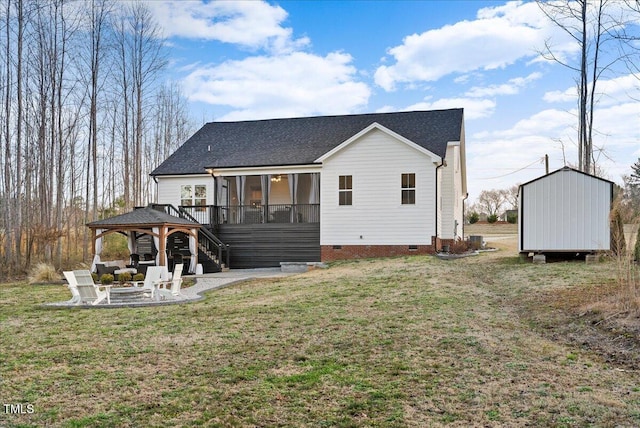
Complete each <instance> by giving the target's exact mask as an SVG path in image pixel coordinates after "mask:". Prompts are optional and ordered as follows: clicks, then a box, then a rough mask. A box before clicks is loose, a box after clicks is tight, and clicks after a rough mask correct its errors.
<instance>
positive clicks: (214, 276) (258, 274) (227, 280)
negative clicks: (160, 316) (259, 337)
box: [43, 268, 297, 309]
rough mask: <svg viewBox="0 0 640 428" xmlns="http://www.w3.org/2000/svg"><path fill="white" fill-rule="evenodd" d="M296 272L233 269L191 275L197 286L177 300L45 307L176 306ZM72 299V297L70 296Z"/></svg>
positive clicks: (193, 286) (148, 299) (57, 304)
mask: <svg viewBox="0 0 640 428" xmlns="http://www.w3.org/2000/svg"><path fill="white" fill-rule="evenodd" d="M296 274H297V273H296V272H282V270H281V268H261V269H231V270H228V271H226V272H218V273H208V274H203V275H189V276H185V278H186V279H193V280H195V282H196V283H195V284H194V285H192V286H191V287H187V288H183V289H182V290H181V293H182V294H181V296H178V297H175V298H171V299H169V298H167V299H164V300H154V299H151V298H142V299H140V300H139V301H127V302H121V303H120V302H112V303H111V304H107V303H105V304H98V305H78V304H74V303H70V302H69V301H64V302H53V303H45V304H43V306H45V307H48V308H52V307H53V308H83V309H85V308H123V307H146V306H162V305H175V304H181V303H188V302H195V301H198V300H200V299H203V298H204V296H203V294H204V293H205V292H207V291H210V290H216V289H219V288H224V287H228V286H230V285H233V284H237V283H239V282H244V281H247V280H251V279H256V278H280V277H285V276H291V275H296ZM69 297H71V296H69Z"/></svg>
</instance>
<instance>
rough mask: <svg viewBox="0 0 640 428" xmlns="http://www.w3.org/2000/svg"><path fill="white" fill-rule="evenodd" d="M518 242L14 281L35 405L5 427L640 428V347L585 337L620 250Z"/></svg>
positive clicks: (12, 316)
mask: <svg viewBox="0 0 640 428" xmlns="http://www.w3.org/2000/svg"><path fill="white" fill-rule="evenodd" d="M466 233H468V234H469V231H467V232H466ZM485 233H488V232H485ZM495 235H502V233H497V234H495ZM498 238H500V239H502V238H501V237H498ZM500 239H498V240H496V243H497V244H498V245H497V246H502V248H503V250H502V251H499V252H496V253H487V254H482V255H480V256H477V257H470V258H466V259H459V260H455V261H441V260H438V259H436V258H433V257H408V258H394V259H385V260H365V261H355V262H348V263H346V262H345V263H336V264H333V265H332V266H331V267H330V268H329V269H326V270H316V271H312V272H309V273H307V274H303V275H298V276H293V277H288V278H284V279H277V280H275V279H274V280H266V281H265V280H260V281H254V282H247V283H244V284H240V285H236V286H232V287H229V288H226V289H222V290H219V291H214V292H211V293H209V294H208V295H207V299H206V300H203V301H200V302H197V303H194V304H188V305H177V306H165V307H151V308H139V309H113V310H85V309H78V310H53V309H43V308H41V307H40V306H39V304H40V303H42V302H50V301H56V300H63V299H67V298H68V297H69V293H68V291H66V289H65V288H64V287H62V286H27V285H25V284H13V285H0V305H1V307H2V311H1V313H0V321H1V326H0V361H1V367H0V376H1V377H0V398H1V400H2V402H3V403H5V404H7V403H12V404H16V403H23V404H25V405H26V404H30V405H32V406H33V413H28V414H22V415H16V414H7V413H5V412H0V426H7V427H14V426H22V427H25V426H62V427H85V426H86V427H100V426H104V427H114V426H120V427H142V426H145V427H154V426H157V427H160V426H203V425H204V426H225V427H226V426H232V427H233V426H238V427H245V426H265V427H266V426H269V427H271V426H310V427H311V426H313V427H323V426H326V427H349V426H380V427H394V426H397V427H405V426H416V427H424V426H461V427H462V426H463V427H468V426H478V427H481V426H482V427H484V426H510V427H513V426H554V427H573V426H576V427H578V426H579V427H582V426H599V427H607V426H623V427H624V426H628V427H631V426H639V425H640V373H639V372H638V370H637V367H638V366H637V364H636V362H637V361H638V360H634V359H633V358H636V357H637V353H635V354H633V353H632V354H633V355H627V356H626V357H625V358H617V357H616V355H617V354H615V355H612V354H610V353H607V352H606V350H603V349H599V348H597V347H596V346H591V345H592V344H590V343H588V342H587V343H583V342H582V341H580V340H575V338H576V337H578V336H576V334H577V332H583V333H584V332H586V331H589V330H592V329H597V327H599V326H602V325H604V323H603V324H599V325H598V326H594V318H593V317H594V316H597V314H594V312H593V311H591V312H589V311H586V310H583V309H582V308H583V306H584V304H585V303H588V302H589V301H592V300H594V299H598V298H600V297H602V294H603V293H608V292H612V290H611V287H612V278H613V277H614V274H615V272H614V271H615V266H614V265H613V263H603V264H597V265H585V264H584V263H555V264H547V265H532V264H527V263H522V262H520V261H519V259H518V258H517V257H516V256H515V254H514V253H513V251H511V249H512V246H513V243H512V242H506V241H501V240H500ZM487 240H489V241H490V239H487ZM575 296H582V297H583V298H581V299H576V297H575ZM563 299H564V300H563ZM563 302H564V303H563ZM584 312H588V313H589V315H588V316H582V314H583V313H584ZM609 333H611V332H609ZM601 334H603V336H602V337H603V338H604V337H611V336H607V334H608V333H607V331H603V332H601ZM611 334H617V333H615V332H614V333H611ZM625 340H626V341H628V342H629V343H632V342H633V341H635V342H637V340H638V337H637V336H635V337H634V336H633V334H631V336H630V337H626V338H625ZM618 342H620V341H618ZM622 342H624V340H623V341H622ZM612 343H613V342H612ZM0 410H2V409H0Z"/></svg>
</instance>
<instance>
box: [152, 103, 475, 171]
mask: <svg viewBox="0 0 640 428" xmlns="http://www.w3.org/2000/svg"><path fill="white" fill-rule="evenodd" d="M462 120H463V110H462V109H451V110H433V111H413V112H398V113H373V114H359V115H347V116H318V117H301V118H292V119H271V120H254V121H243V122H211V123H207V124H206V125H204V126H203V127H202V128H201V129H200V130H199V131H198V132H196V133H195V134H194V135H193V136H192V137H191V138H189V139H188V140H187V141H186V142H185V143H184V144H183V145H182V146H180V148H178V150H176V151H175V153H173V154H172V155H171V156H169V158H168V159H167V160H165V161H164V162H163V163H162V164H160V166H158V167H157V168H156V169H155V170H154V171H153V172H152V173H151V175H174V174H175V175H183V174H202V173H203V172H204V171H205V169H206V168H224V167H227V168H233V167H257V166H278V165H308V164H312V163H313V162H314V161H315V160H316V159H318V158H319V157H320V156H322V155H324V154H325V153H327V152H329V151H330V150H332V149H334V148H335V147H337V146H338V145H340V144H341V143H343V142H345V141H346V140H348V139H349V138H351V137H352V136H354V135H355V134H357V133H358V132H360V131H362V130H363V129H365V128H366V127H368V126H369V125H371V124H373V123H374V122H377V123H379V124H380V125H382V126H384V127H385V128H388V129H390V130H392V131H393V132H395V133H397V134H400V135H402V136H403V137H405V138H407V139H409V140H410V141H412V142H414V143H416V144H418V145H420V146H422V147H424V148H425V149H427V150H429V151H431V152H432V153H434V154H436V155H438V156H440V157H442V158H444V156H445V153H446V150H447V143H448V142H450V141H460V139H461V133H462Z"/></svg>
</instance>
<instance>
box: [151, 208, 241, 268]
mask: <svg viewBox="0 0 640 428" xmlns="http://www.w3.org/2000/svg"><path fill="white" fill-rule="evenodd" d="M157 207H158V208H162V210H163V211H164V212H166V213H167V214H170V215H173V216H176V217H180V218H183V219H186V220H190V221H193V222H195V223H199V222H198V221H197V220H196V219H195V218H194V217H193V216H191V214H189V213H188V212H187V211H185V210H184V209H182V208H180V207H177V208H176V207H175V206H173V205H170V204H164V205H157ZM199 224H200V223H199ZM167 248H168V249H169V250H170V251H172V252H180V253H182V254H188V253H189V239H188V238H187V236H186V235H184V234H181V233H174V234H172V235H171V236H170V237H169V240H168V242H167ZM229 259H230V247H229V245H226V244H225V243H223V242H222V241H221V240H220V239H218V237H217V236H216V235H215V234H214V233H213V232H212V231H211V230H209V229H208V228H207V226H206V225H202V227H201V228H199V229H198V263H200V264H201V265H202V270H203V272H204V273H213V272H220V271H221V270H222V269H223V268H225V267H229Z"/></svg>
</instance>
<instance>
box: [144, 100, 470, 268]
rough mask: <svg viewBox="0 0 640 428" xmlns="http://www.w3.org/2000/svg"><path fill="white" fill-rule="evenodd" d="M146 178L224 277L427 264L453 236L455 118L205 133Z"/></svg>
mask: <svg viewBox="0 0 640 428" xmlns="http://www.w3.org/2000/svg"><path fill="white" fill-rule="evenodd" d="M151 175H152V177H153V178H154V180H155V182H156V183H157V189H156V191H157V192H156V194H157V204H158V205H159V206H167V207H172V208H171V209H176V210H179V211H180V212H181V213H188V214H189V217H188V218H189V219H192V220H196V221H198V222H199V223H201V224H203V225H204V226H206V227H204V228H203V230H208V231H210V232H211V233H212V234H213V235H215V236H216V238H217V239H219V240H220V241H221V242H224V244H225V246H228V249H230V264H231V266H232V267H261V266H278V265H279V263H280V262H289V261H294V262H295V261H299V262H313V261H331V260H336V259H348V258H356V257H373V256H391V255H402V254H422V253H429V252H433V251H435V250H436V249H437V247H438V246H439V245H441V241H443V240H454V239H457V238H461V237H462V236H463V230H462V227H463V209H464V200H465V199H466V197H467V186H466V166H465V137H464V121H463V110H462V109H450V110H434V111H413V112H398V113H376V114H360V115H344V116H320V117H302V118H290V119H272V120H254V121H241V122H212V123H208V124H206V125H204V126H203V127H202V128H201V129H200V130H199V131H198V132H196V133H195V134H194V135H193V136H192V137H191V138H189V139H188V140H187V141H186V142H185V143H184V144H183V145H182V146H181V147H180V148H178V149H177V150H176V151H175V152H174V153H173V154H172V155H171V156H170V157H169V158H167V159H166V160H165V161H164V162H163V163H162V164H161V165H159V166H158V167H157V168H156V169H155V170H154V171H153V172H152V173H151Z"/></svg>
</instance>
